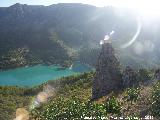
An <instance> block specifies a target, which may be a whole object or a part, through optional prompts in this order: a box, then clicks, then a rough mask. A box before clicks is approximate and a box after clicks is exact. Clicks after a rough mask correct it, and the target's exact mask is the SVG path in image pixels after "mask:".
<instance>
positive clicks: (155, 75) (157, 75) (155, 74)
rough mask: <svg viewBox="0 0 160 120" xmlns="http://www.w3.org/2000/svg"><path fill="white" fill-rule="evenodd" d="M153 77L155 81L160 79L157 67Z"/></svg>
mask: <svg viewBox="0 0 160 120" xmlns="http://www.w3.org/2000/svg"><path fill="white" fill-rule="evenodd" d="M154 79H156V80H157V81H158V80H159V81H160V69H157V70H156V71H155V73H154Z"/></svg>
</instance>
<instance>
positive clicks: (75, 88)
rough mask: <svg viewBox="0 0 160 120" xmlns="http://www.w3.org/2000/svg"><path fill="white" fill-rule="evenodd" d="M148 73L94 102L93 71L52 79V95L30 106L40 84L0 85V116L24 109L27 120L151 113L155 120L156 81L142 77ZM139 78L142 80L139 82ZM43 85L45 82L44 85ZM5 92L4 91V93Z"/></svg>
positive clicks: (8, 116) (158, 91) (6, 119)
mask: <svg viewBox="0 0 160 120" xmlns="http://www.w3.org/2000/svg"><path fill="white" fill-rule="evenodd" d="M148 72H149V74H140V73H139V74H140V77H139V83H141V84H140V87H138V88H127V89H123V90H121V91H119V92H116V93H114V92H113V93H110V94H109V95H107V96H104V97H102V98H100V99H98V100H96V101H91V95H92V92H91V91H92V80H93V76H94V74H95V73H93V72H91V73H84V74H82V75H77V76H70V77H66V78H62V79H60V80H56V81H49V82H48V84H49V85H51V86H54V88H55V90H56V96H54V97H50V98H49V99H48V100H47V101H46V102H45V103H41V104H39V105H38V106H36V107H35V108H34V109H31V105H32V104H31V103H33V102H31V101H32V100H33V98H35V97H36V96H37V94H38V93H39V92H41V91H43V87H42V86H41V87H37V88H30V89H28V88H17V87H1V89H0V95H1V97H0V99H1V103H0V106H1V107H0V119H1V120H11V119H13V118H15V112H16V109H17V108H25V109H26V110H27V111H28V112H29V115H30V119H31V120H36V119H40V120H46V119H47V120H59V119H60V118H67V119H70V120H71V119H75V118H78V119H80V117H82V118H83V117H86V116H88V117H96V118H97V119H98V118H100V117H108V118H109V117H111V116H114V117H115V116H125V117H145V116H146V115H151V116H154V120H156V118H157V120H158V118H159V117H160V116H159V113H160V112H159V111H160V108H159V106H160V102H159V95H160V84H159V82H157V83H153V84H148V85H147V83H152V81H151V79H149V80H146V79H145V80H144V79H141V78H146V76H149V77H152V75H153V71H148ZM142 81H143V83H142ZM44 86H45V85H44ZM4 93H5V94H4Z"/></svg>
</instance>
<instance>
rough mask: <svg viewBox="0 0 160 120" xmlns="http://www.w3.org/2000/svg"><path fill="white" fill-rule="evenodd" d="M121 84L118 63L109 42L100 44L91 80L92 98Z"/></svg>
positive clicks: (119, 86) (103, 94)
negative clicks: (94, 73) (100, 48)
mask: <svg viewBox="0 0 160 120" xmlns="http://www.w3.org/2000/svg"><path fill="white" fill-rule="evenodd" d="M121 86H122V79H121V72H120V65H119V62H118V60H117V58H116V57H115V55H114V49H113V47H112V44H111V42H106V43H104V44H102V50H101V52H100V55H99V58H98V61H97V66H96V75H95V77H94V80H93V88H92V98H93V99H97V98H99V97H102V96H105V95H107V94H109V93H110V92H112V91H114V90H117V89H120V88H121Z"/></svg>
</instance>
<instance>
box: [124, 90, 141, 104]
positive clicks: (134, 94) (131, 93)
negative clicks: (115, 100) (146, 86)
mask: <svg viewBox="0 0 160 120" xmlns="http://www.w3.org/2000/svg"><path fill="white" fill-rule="evenodd" d="M139 94H140V90H139V88H128V89H127V90H126V95H125V99H126V100H127V101H131V105H132V103H133V102H136V101H137V100H138V98H139Z"/></svg>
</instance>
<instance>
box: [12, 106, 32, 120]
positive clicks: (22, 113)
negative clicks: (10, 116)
mask: <svg viewBox="0 0 160 120" xmlns="http://www.w3.org/2000/svg"><path fill="white" fill-rule="evenodd" d="M14 120H29V113H28V111H27V110H26V109H25V108H18V109H17V110H16V118H15V119H14Z"/></svg>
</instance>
